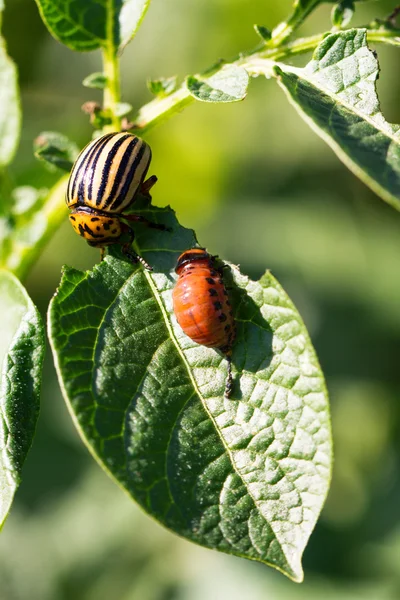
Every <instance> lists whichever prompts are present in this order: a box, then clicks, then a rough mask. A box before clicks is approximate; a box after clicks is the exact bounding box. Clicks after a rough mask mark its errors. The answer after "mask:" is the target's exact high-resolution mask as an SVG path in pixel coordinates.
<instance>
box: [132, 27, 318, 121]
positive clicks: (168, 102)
mask: <svg viewBox="0 0 400 600" xmlns="http://www.w3.org/2000/svg"><path fill="white" fill-rule="evenodd" d="M324 36H325V34H319V35H314V36H312V37H309V38H300V39H298V40H295V41H293V42H290V43H289V44H286V45H285V46H280V47H279V48H270V47H269V45H267V46H263V47H262V49H261V50H260V47H257V48H256V50H254V51H253V52H249V53H248V54H246V55H245V56H240V57H238V58H237V59H236V60H234V61H233V62H232V63H229V64H232V65H237V66H241V67H244V68H245V69H246V70H247V71H248V72H249V74H250V75H255V76H256V75H258V70H256V71H254V72H253V71H252V65H254V64H255V61H258V60H260V59H264V60H267V61H271V60H277V59H281V58H287V57H290V56H294V55H296V54H304V53H306V52H310V51H312V50H314V49H315V48H316V47H317V46H318V44H319V43H320V42H321V41H322V40H323V39H324ZM220 68H221V67H220ZM218 70H219V69H213V70H212V71H211V72H210V70H209V69H207V71H206V73H207V76H206V77H204V76H202V79H205V80H206V79H207V78H208V77H210V76H211V75H213V74H214V73H215V72H216V71H218ZM192 102H194V98H193V97H192V96H191V95H190V92H189V90H188V89H187V87H186V84H183V85H182V86H181V87H180V88H179V89H178V90H176V92H174V93H173V94H171V95H170V96H167V97H166V98H160V99H158V98H156V99H155V100H152V101H151V102H149V103H148V104H145V105H144V106H142V107H141V109H140V110H139V112H138V114H137V115H136V118H135V121H134V126H133V127H132V129H133V130H134V131H136V132H140V133H144V132H147V131H148V130H149V129H152V128H153V127H154V126H155V125H159V124H160V123H162V122H164V121H166V120H167V119H169V117H171V116H172V115H173V114H175V113H176V112H178V111H180V110H182V109H183V108H185V107H186V106H188V105H189V104H191V103H192Z"/></svg>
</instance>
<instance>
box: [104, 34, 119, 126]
mask: <svg viewBox="0 0 400 600" xmlns="http://www.w3.org/2000/svg"><path fill="white" fill-rule="evenodd" d="M103 71H104V75H105V76H106V78H107V85H106V87H105V88H104V98H103V107H104V110H105V111H106V112H109V113H110V116H111V120H112V122H111V124H110V125H106V126H105V127H103V132H104V133H111V132H112V131H121V119H120V117H118V116H117V105H118V103H119V102H120V101H121V79H120V67H119V57H118V55H117V54H116V52H115V49H114V47H113V46H111V45H110V46H107V48H104V49H103Z"/></svg>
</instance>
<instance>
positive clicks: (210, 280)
mask: <svg viewBox="0 0 400 600" xmlns="http://www.w3.org/2000/svg"><path fill="white" fill-rule="evenodd" d="M206 281H207V283H209V284H210V285H214V283H215V281H214V279H213V278H212V277H206Z"/></svg>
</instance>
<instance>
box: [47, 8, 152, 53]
mask: <svg viewBox="0 0 400 600" xmlns="http://www.w3.org/2000/svg"><path fill="white" fill-rule="evenodd" d="M36 3H37V5H38V7H39V11H40V14H41V16H42V18H43V21H44V22H45V23H46V25H47V27H48V29H49V31H50V33H51V34H52V35H53V36H54V37H55V38H56V39H57V40H58V41H60V42H62V43H63V44H65V45H66V46H68V47H69V48H71V49H72V50H78V51H80V52H84V51H87V50H96V49H97V48H101V47H108V48H109V47H110V46H111V47H112V48H114V50H115V52H116V51H117V50H118V49H119V48H121V47H123V46H125V45H126V44H127V43H128V42H129V41H130V40H131V39H132V37H133V36H134V35H135V33H136V31H137V29H138V28H139V25H140V23H141V21H142V19H143V17H144V15H145V13H146V10H147V8H148V6H149V4H150V0H36Z"/></svg>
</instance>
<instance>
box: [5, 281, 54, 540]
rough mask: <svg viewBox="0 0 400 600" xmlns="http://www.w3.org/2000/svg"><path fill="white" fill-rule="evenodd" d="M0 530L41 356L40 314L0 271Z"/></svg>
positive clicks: (16, 479) (26, 444) (34, 411)
mask: <svg viewBox="0 0 400 600" xmlns="http://www.w3.org/2000/svg"><path fill="white" fill-rule="evenodd" d="M0 309H1V314H2V315H3V318H2V321H1V327H0V329H1V336H0V364H1V381H0V529H1V528H2V526H3V524H4V521H5V519H6V518H7V515H8V513H9V511H10V508H11V504H12V501H13V498H14V494H15V492H16V490H17V488H18V485H19V483H20V480H21V470H22V466H23V464H24V461H25V458H26V455H27V453H28V451H29V448H30V447H31V444H32V439H33V436H34V433H35V427H36V421H37V417H38V413H39V394H40V383H41V373H42V363H43V355H44V343H45V340H44V330H43V325H42V322H41V319H40V315H39V313H38V311H37V309H36V308H35V306H34V304H33V303H32V301H31V299H30V298H29V296H28V294H27V293H26V290H25V288H24V287H23V286H22V285H21V283H20V282H19V281H18V279H17V278H16V277H14V275H12V274H11V273H10V272H8V271H4V270H0Z"/></svg>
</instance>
